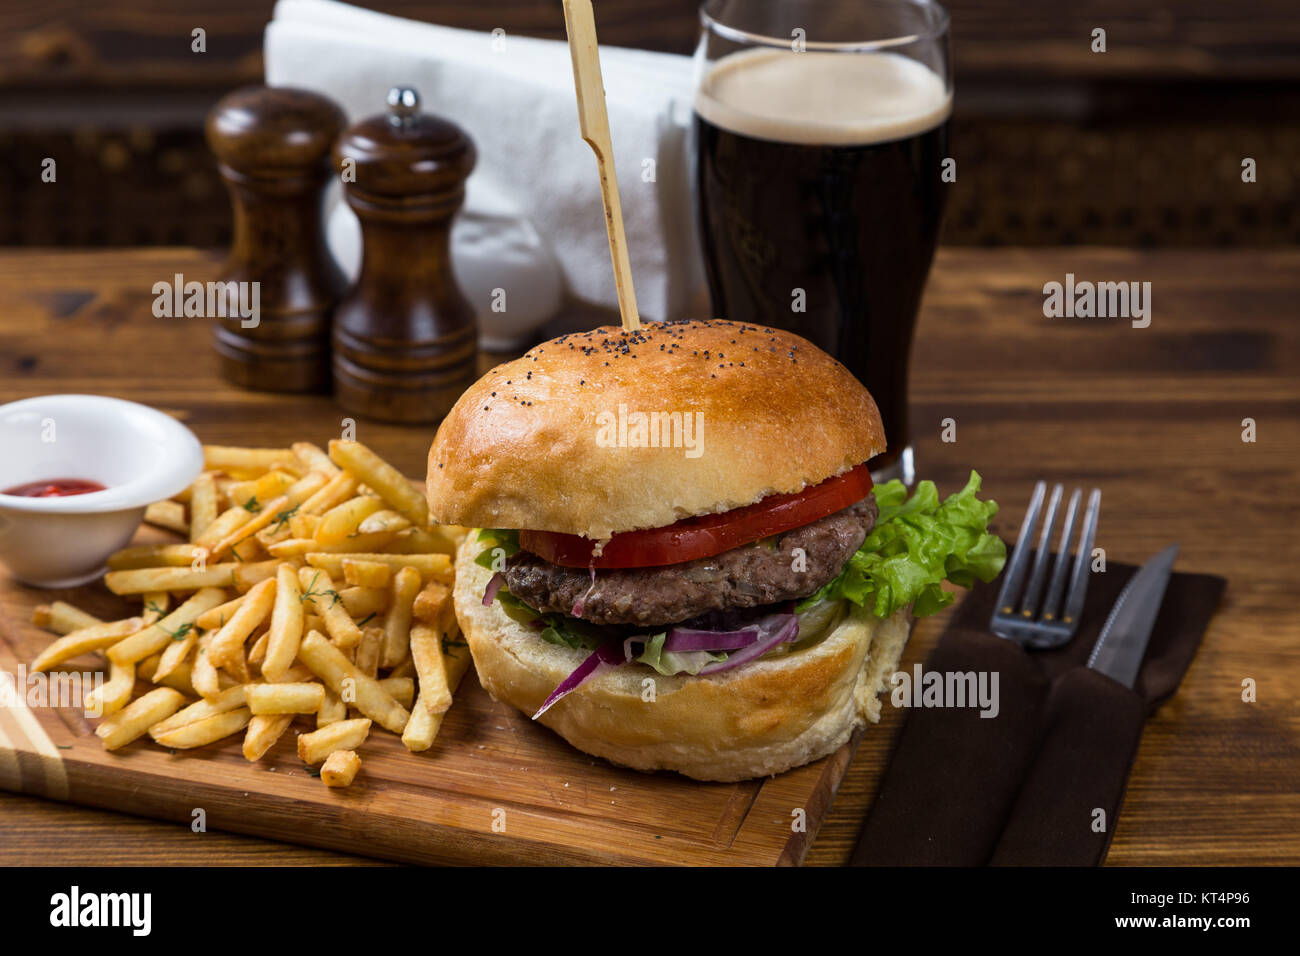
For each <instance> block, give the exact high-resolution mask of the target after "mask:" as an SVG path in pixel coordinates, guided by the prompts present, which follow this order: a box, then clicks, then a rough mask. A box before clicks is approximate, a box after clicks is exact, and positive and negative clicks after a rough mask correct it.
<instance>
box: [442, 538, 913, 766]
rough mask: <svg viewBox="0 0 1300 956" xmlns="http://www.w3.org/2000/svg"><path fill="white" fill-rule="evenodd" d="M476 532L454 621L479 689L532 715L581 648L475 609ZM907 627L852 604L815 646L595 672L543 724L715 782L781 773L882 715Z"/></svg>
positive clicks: (465, 558) (614, 758)
mask: <svg viewBox="0 0 1300 956" xmlns="http://www.w3.org/2000/svg"><path fill="white" fill-rule="evenodd" d="M477 538H478V535H477V532H476V531H473V532H471V533H470V534H469V535H468V536H467V537H466V539H465V541H464V543H463V544H462V545H461V548H460V551H459V553H458V554H457V556H456V591H455V601H456V616H457V617H458V618H459V620H460V626H461V631H462V632H463V633H464V635H465V639H466V641H468V643H469V649H470V653H471V654H472V655H473V657H474V667H475V668H476V670H477V671H478V677H479V682H480V683H481V684H482V685H483V687H484V689H486V690H487V692H488V693H489V694H491V695H492V696H493V697H494V698H495V699H497V700H499V701H503V702H504V703H507V704H509V705H511V706H512V707H515V708H517V709H518V710H521V711H523V712H524V713H525V714H528V715H531V714H534V713H536V712H537V709H538V708H539V707H541V706H542V703H543V702H544V701H545V700H546V698H547V697H548V696H549V695H550V693H551V691H552V690H554V689H555V687H556V685H557V684H559V683H560V682H561V681H562V680H564V679H565V678H566V677H568V676H569V674H570V673H571V672H572V671H573V669H574V668H576V667H577V666H578V665H579V664H580V663H582V661H583V660H584V659H585V658H586V657H587V653H588V652H586V651H584V650H578V649H573V648H569V647H562V646H559V645H556V644H550V643H548V642H546V641H544V640H542V639H541V637H540V636H538V634H537V632H536V631H534V630H533V629H531V628H529V627H527V626H525V625H522V624H520V623H518V622H517V621H515V620H514V619H512V618H511V617H509V616H508V615H507V614H506V613H505V612H504V611H502V610H501V605H500V604H499V603H493V604H492V605H491V606H489V607H485V606H484V605H483V592H484V589H485V588H486V587H487V583H488V580H489V579H490V578H491V576H492V572H491V571H490V570H488V569H487V568H484V567H481V566H480V565H478V564H476V563H475V562H474V558H475V557H477V556H478V554H479V552H480V551H482V549H483V545H482V543H480V542H479V541H478V540H477ZM910 631H911V618H910V616H909V615H908V613H907V611H906V610H900V611H898V612H897V613H895V614H894V615H893V616H892V617H889V618H886V619H885V620H881V619H879V618H877V617H875V615H873V614H871V613H870V612H868V611H865V610H863V609H861V608H859V607H857V606H856V605H853V604H850V605H849V613H848V614H847V615H846V616H845V618H844V619H843V620H842V621H841V623H840V624H839V626H838V627H836V628H835V630H833V631H832V632H831V633H830V634H828V635H827V636H826V637H825V638H824V639H823V640H821V641H820V642H818V643H817V644H815V645H813V646H812V647H810V648H807V649H805V650H801V651H798V652H795V653H791V654H789V655H786V656H784V657H778V658H773V659H770V660H759V661H755V662H753V663H750V664H746V665H744V666H743V667H738V668H736V669H735V670H731V671H724V672H722V673H719V674H714V675H711V676H708V677H699V676H696V677H691V676H689V675H682V676H672V677H665V676H663V675H661V674H658V673H656V672H655V671H653V670H652V669H650V668H649V667H646V666H644V665H640V664H635V665H623V666H618V667H603V668H601V669H600V670H599V671H598V672H597V673H596V674H595V675H594V676H592V677H591V678H589V679H588V680H587V681H586V682H585V683H583V684H582V686H580V687H579V688H578V689H577V690H575V691H573V692H572V693H570V694H569V695H568V696H567V697H565V698H564V699H563V700H561V701H559V702H558V703H556V704H555V706H553V707H552V708H551V709H550V710H548V711H547V712H546V713H545V714H543V715H542V717H541V719H540V723H542V724H544V725H546V726H547V727H549V728H551V729H552V730H554V731H555V732H556V733H558V734H559V735H560V736H561V737H563V738H564V739H565V740H567V741H568V742H569V743H570V744H572V745H573V746H574V747H577V748H578V749H579V750H582V751H584V752H586V753H589V754H592V755H594V756H597V757H603V758H604V759H606V760H608V761H610V762H611V763H615V764H619V765H621V766H625V767H633V768H635V769H637V770H647V771H649V770H674V771H676V772H678V773H681V774H685V775H686V776H688V777H694V778H695V779H697V780H716V781H733V780H746V779H749V778H751V777H761V776H767V775H769V774H775V773H780V772H782V771H784V770H789V769H790V768H792V767H798V766H801V765H803V764H806V763H809V762H811V761H813V760H817V759H819V758H821V757H824V756H826V755H827V754H830V753H833V752H834V751H836V750H838V749H839V748H840V747H841V746H843V745H844V744H845V743H846V742H847V741H848V739H849V738H850V737H851V736H852V735H853V733H854V731H856V730H857V729H859V728H860V727H863V726H865V725H866V723H867V722H868V721H871V722H873V723H874V722H876V721H878V720H879V719H880V707H881V703H880V699H879V694H880V692H881V691H883V690H884V689H885V684H886V681H887V679H888V677H889V675H890V674H892V673H893V672H894V671H895V670H896V669H897V667H898V661H899V658H900V657H901V656H902V653H903V647H904V645H905V644H906V643H907V638H908V634H909V633H910ZM647 679H650V680H651V681H652V682H653V683H652V684H646V683H644V682H645V681H646V680H647ZM651 692H653V693H651Z"/></svg>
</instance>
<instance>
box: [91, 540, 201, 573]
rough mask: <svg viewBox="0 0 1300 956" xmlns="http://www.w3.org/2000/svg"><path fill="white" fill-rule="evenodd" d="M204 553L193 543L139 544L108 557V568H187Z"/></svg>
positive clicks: (127, 569) (120, 569)
mask: <svg viewBox="0 0 1300 956" xmlns="http://www.w3.org/2000/svg"><path fill="white" fill-rule="evenodd" d="M201 553H202V550H201V549H200V548H197V547H195V546H194V545H192V544H138V545H135V546H133V547H130V548H122V549H121V550H120V551H114V552H113V553H112V554H111V555H109V557H108V570H110V571H133V570H135V569H137V568H164V567H166V568H187V567H189V566H190V565H192V564H193V563H194V559H195V558H196V557H198V556H199V555H200V554H201Z"/></svg>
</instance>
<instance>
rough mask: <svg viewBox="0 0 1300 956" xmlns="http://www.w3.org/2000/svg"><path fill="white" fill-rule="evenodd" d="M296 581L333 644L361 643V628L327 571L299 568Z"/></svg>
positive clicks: (354, 645) (355, 644)
mask: <svg viewBox="0 0 1300 956" xmlns="http://www.w3.org/2000/svg"><path fill="white" fill-rule="evenodd" d="M298 582H299V584H301V585H302V596H303V600H304V601H307V602H310V604H311V606H312V609H313V610H314V611H315V612H316V614H317V615H318V616H319V617H320V619H321V620H322V621H324V622H325V630H326V631H327V632H328V633H329V636H330V637H332V638H333V639H334V643H335V644H337V645H338V646H339V647H343V648H347V647H356V646H357V645H358V644H360V643H361V637H362V634H361V628H359V627H357V625H356V622H355V621H353V620H352V618H351V617H349V616H348V612H347V609H346V608H345V607H344V606H343V602H342V600H341V598H340V597H339V593H338V591H336V590H335V589H334V580H333V578H331V577H330V575H329V573H328V572H326V571H321V570H316V569H312V568H301V569H300V570H299V571H298Z"/></svg>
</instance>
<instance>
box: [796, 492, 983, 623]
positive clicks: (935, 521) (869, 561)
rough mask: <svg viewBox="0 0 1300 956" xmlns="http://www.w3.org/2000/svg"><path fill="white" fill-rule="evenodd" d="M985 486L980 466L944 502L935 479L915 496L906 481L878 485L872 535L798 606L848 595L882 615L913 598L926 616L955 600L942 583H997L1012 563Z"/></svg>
mask: <svg viewBox="0 0 1300 956" xmlns="http://www.w3.org/2000/svg"><path fill="white" fill-rule="evenodd" d="M979 488H980V476H979V474H978V473H976V472H974V471H972V472H971V474H970V480H969V481H967V482H966V487H965V488H963V489H962V490H961V491H959V492H957V493H956V494H954V495H950V496H949V497H948V498H947V499H946V500H945V501H943V502H942V503H940V501H939V493H938V491H937V490H936V489H935V486H934V482H932V481H922V482H920V483H919V484H918V485H917V486H916V491H915V492H913V494H912V496H911V497H910V498H909V497H908V494H907V489H906V488H905V487H904V486H903V483H902V482H901V481H890V482H887V483H885V484H883V485H878V486H876V489H875V496H876V505H877V506H878V507H879V509H880V515H879V517H877V519H876V525H875V527H874V528H873V529H872V532H871V534H869V535H867V538H866V540H865V541H863V542H862V547H861V548H859V549H858V550H857V552H856V553H854V555H853V556H852V557H851V558H849V561H848V564H846V565H845V566H844V570H843V571H842V572H841V573H840V575H839V576H838V577H836V578H834V579H833V580H831V581H830V582H829V583H827V584H826V585H825V586H824V587H822V588H821V589H820V590H818V591H816V592H815V593H813V594H810V595H809V596H808V597H806V598H804V599H803V600H802V601H800V602H799V603H798V604H797V605H796V606H795V610H796V611H797V612H798V611H806V610H808V609H809V608H811V607H813V606H814V605H816V604H818V603H819V602H821V601H826V600H841V599H843V600H849V601H852V602H853V603H854V604H857V605H860V606H862V607H869V608H871V610H872V612H873V613H874V614H875V615H876V616H877V617H881V618H885V617H889V615H891V614H893V613H894V612H895V611H897V610H898V609H899V608H901V607H906V606H907V605H908V604H911V605H912V613H913V614H914V615H915V616H917V617H925V616H926V615H929V614H934V613H935V612H937V611H941V610H943V609H944V608H945V607H947V606H948V605H949V604H951V603H952V601H953V595H952V593H951V592H949V591H945V590H944V589H943V588H942V587H941V586H940V585H941V583H942V582H943V581H945V580H947V581H951V582H952V583H953V584H957V585H959V586H961V587H970V586H971V585H972V584H974V583H975V581H976V580H980V581H992V580H993V579H994V578H995V577H997V576H998V573H999V572H1000V571H1001V570H1002V566H1003V565H1004V564H1005V563H1006V559H1007V549H1006V545H1005V544H1004V543H1003V542H1002V539H1001V538H999V537H997V535H994V534H990V533H989V530H988V523H989V519H991V518H992V517H993V516H994V515H995V514H997V513H998V506H997V502H995V501H980V500H979V498H977V497H976V493H977V492H978V491H979Z"/></svg>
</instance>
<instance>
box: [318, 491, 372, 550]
mask: <svg viewBox="0 0 1300 956" xmlns="http://www.w3.org/2000/svg"><path fill="white" fill-rule="evenodd" d="M383 507H384V501H383V499H382V498H378V497H376V496H374V495H364V496H361V497H357V498H348V499H347V500H346V501H344V502H342V503H340V504H337V505H335V506H334V507H333V508H331V509H330V510H329V511H326V512H325V513H324V514H323V515H321V519H320V525H319V526H318V527H317V528H316V535H315V538H316V540H317V541H319V542H320V543H321V544H337V543H338V542H340V541H344V540H346V539H347V538H348V537H349V536H350V535H353V534H356V533H357V526H358V525H360V524H361V522H362V521H363V520H365V519H366V518H368V517H369V516H370V515H372V514H374V513H375V512H376V511H379V510H381V509H382V508H383Z"/></svg>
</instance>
